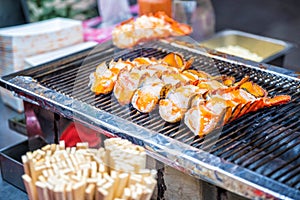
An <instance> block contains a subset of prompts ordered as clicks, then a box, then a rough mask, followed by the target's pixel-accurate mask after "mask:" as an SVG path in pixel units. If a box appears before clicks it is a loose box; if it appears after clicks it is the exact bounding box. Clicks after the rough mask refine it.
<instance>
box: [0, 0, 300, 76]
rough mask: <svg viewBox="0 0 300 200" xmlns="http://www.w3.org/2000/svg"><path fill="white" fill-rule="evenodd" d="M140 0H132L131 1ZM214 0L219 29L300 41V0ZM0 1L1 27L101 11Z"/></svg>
mask: <svg viewBox="0 0 300 200" xmlns="http://www.w3.org/2000/svg"><path fill="white" fill-rule="evenodd" d="M203 2H209V1H207V0H198V3H200V4H201V3H203ZM136 3H137V1H136V0H129V4H130V5H134V4H136ZM210 3H211V4H212V8H213V14H214V16H215V27H214V30H215V31H216V32H218V31H221V30H224V29H236V30H241V31H245V32H250V33H254V34H258V35H263V36H267V37H271V38H276V39H280V40H284V41H288V42H291V43H293V44H295V45H298V46H299V45H300V35H299V33H300V13H299V9H300V1H298V0H285V1H283V0H273V1H270V0H252V1H245V0H223V1H220V0H211V2H210ZM0 5H1V6H0V27H8V26H13V25H18V24H24V23H28V22H36V21H41V20H45V19H50V18H54V17H65V18H72V19H78V20H87V19H90V18H93V17H96V16H99V15H100V14H99V11H98V6H97V0H84V1H82V0H14V1H10V0H0ZM200 12H201V11H200ZM202 12H205V10H202ZM198 14H199V15H201V14H202V13H198ZM299 52H300V51H299V48H296V49H294V50H292V51H291V52H289V54H288V55H287V56H286V59H285V62H284V66H285V67H286V68H289V69H293V70H298V71H300V67H299V63H300V62H299V61H300V53H299ZM298 58H299V59H298Z"/></svg>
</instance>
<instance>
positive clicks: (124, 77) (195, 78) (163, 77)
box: [90, 53, 291, 137]
mask: <svg viewBox="0 0 300 200" xmlns="http://www.w3.org/2000/svg"><path fill="white" fill-rule="evenodd" d="M193 61H194V60H193V59H192V58H191V59H189V60H187V61H185V60H184V59H183V57H182V56H181V55H180V54H177V53H169V54H167V55H166V56H165V57H164V58H162V59H155V58H144V57H138V58H135V59H133V60H132V61H129V60H127V61H123V60H121V59H120V60H118V61H117V62H115V61H111V62H110V63H109V65H106V63H101V64H100V65H99V66H97V68H96V71H95V72H93V73H91V75H90V85H91V91H92V92H94V93H95V94H96V95H98V94H107V93H110V92H112V91H113V94H114V96H115V98H116V99H117V101H118V102H119V103H120V105H122V106H123V105H128V104H131V105H132V106H133V107H134V108H135V109H136V110H138V111H139V112H141V113H150V112H152V111H153V110H154V109H155V108H157V107H158V110H159V114H160V116H161V118H162V119H163V120H165V121H166V122H169V123H175V122H179V121H181V120H183V122H184V123H185V124H186V126H187V127H188V128H189V129H190V130H191V131H192V132H193V133H194V134H195V135H199V136H200V137H203V136H205V135H207V134H208V133H210V132H211V131H212V130H214V129H216V128H219V127H221V126H223V125H224V124H227V123H229V122H231V121H233V120H235V119H237V118H239V117H241V116H243V115H245V114H247V113H249V112H254V111H257V110H258V109H262V108H264V107H270V106H275V105H279V104H284V103H286V102H288V101H290V100H291V97H290V96H288V95H279V96H274V97H268V92H267V91H266V90H264V89H263V88H262V87H261V86H259V85H258V84H256V83H254V82H252V81H250V80H249V79H250V78H249V77H248V76H245V77H244V78H242V79H241V80H239V81H237V82H236V80H235V78H234V77H231V76H225V75H221V76H212V75H210V74H207V73H206V72H203V71H200V70H194V69H190V67H191V66H192V63H193Z"/></svg>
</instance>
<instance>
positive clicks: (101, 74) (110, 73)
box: [89, 59, 134, 95]
mask: <svg viewBox="0 0 300 200" xmlns="http://www.w3.org/2000/svg"><path fill="white" fill-rule="evenodd" d="M133 66H134V65H133V64H132V63H131V62H129V61H122V60H121V59H120V60H118V61H117V62H115V61H111V62H110V63H109V66H107V64H106V63H105V62H103V63H101V64H99V65H98V66H97V68H96V71H95V72H93V73H91V74H90V82H89V86H90V87H91V91H92V92H94V93H95V94H96V95H99V94H108V93H110V92H111V91H112V90H113V88H114V86H115V82H116V80H117V77H118V74H119V72H120V71H121V70H122V69H124V68H127V69H131V68H132V67H133Z"/></svg>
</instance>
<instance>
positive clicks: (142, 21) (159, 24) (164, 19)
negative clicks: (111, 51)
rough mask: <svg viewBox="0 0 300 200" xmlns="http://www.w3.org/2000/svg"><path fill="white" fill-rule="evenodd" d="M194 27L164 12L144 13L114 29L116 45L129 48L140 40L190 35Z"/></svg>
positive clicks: (113, 35) (113, 34) (113, 37)
mask: <svg viewBox="0 0 300 200" xmlns="http://www.w3.org/2000/svg"><path fill="white" fill-rule="evenodd" d="M191 32H192V28H191V27H190V26H188V25H186V24H181V23H179V22H177V21H175V20H173V19H172V18H170V17H168V16H167V15H166V14H165V13H163V12H157V13H155V14H149V15H142V16H140V17H138V18H137V19H136V20H134V19H133V18H131V19H129V20H127V21H124V22H122V23H121V24H120V25H118V26H116V27H115V28H114V29H113V31H112V39H113V43H114V45H116V46H117V47H119V48H129V47H133V46H135V45H137V44H138V43H140V42H144V41H148V40H152V39H159V38H166V37H170V36H182V35H188V34H190V33H191Z"/></svg>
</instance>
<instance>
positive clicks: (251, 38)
mask: <svg viewBox="0 0 300 200" xmlns="http://www.w3.org/2000/svg"><path fill="white" fill-rule="evenodd" d="M200 45H202V46H204V47H206V48H210V49H216V48H219V47H229V46H236V45H237V46H240V47H243V48H245V49H247V50H249V51H250V52H252V53H255V54H257V55H258V56H260V57H261V58H262V59H263V60H262V61H260V62H261V63H268V64H273V65H277V66H282V65H283V61H284V57H285V55H286V54H287V53H288V52H289V51H290V50H291V48H292V47H293V46H294V45H293V44H291V43H289V42H285V41H282V40H278V39H274V38H269V37H264V36H259V35H255V34H252V33H247V32H243V31H238V30H224V31H221V32H218V33H216V34H215V35H214V36H212V37H211V38H209V39H207V40H205V41H202V42H200ZM247 59H249V60H252V61H255V60H253V59H251V58H247Z"/></svg>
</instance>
